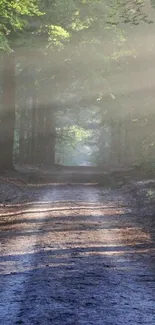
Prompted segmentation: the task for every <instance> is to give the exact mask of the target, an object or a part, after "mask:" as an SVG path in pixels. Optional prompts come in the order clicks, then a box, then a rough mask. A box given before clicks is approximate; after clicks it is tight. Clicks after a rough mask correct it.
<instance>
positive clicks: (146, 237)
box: [0, 173, 155, 325]
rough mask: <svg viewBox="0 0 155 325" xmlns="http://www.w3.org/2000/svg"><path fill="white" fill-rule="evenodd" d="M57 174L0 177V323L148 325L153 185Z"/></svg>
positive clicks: (154, 251)
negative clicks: (55, 178)
mask: <svg viewBox="0 0 155 325" xmlns="http://www.w3.org/2000/svg"><path fill="white" fill-rule="evenodd" d="M58 175H59V177H57V182H56V183H54V182H53V183H52V181H51V182H50V181H49V182H48V183H47V182H46V181H47V178H48V177H47V176H48V175H46V176H45V177H43V176H42V178H41V179H39V180H38V182H37V183H36V184H35V183H34V181H35V180H34V181H33V182H30V179H29V183H28V182H27V179H26V178H24V176H23V178H22V177H21V175H20V179H18V178H17V173H14V175H13V174H8V175H5V176H3V177H1V178H0V230H1V232H0V243H1V254H0V319H1V320H0V323H1V324H2V325H14V324H26V325H39V324H40V325H42V324H43V325H46V324H47V325H49V324H52V325H85V324H86V325H129V324H130V325H137V324H141V325H144V324H145V325H154V324H155V308H154V307H155V216H154V211H155V181H153V180H145V181H140V180H137V181H132V182H129V183H128V184H126V183H125V184H124V181H123V182H122V183H121V182H120V177H119V180H117V184H116V186H112V183H109V184H107V183H106V184H104V182H103V183H102V184H101V182H100V184H99V183H95V178H93V177H90V178H89V182H85V183H84V184H81V183H82V179H83V176H82V175H80V177H79V180H80V183H78V184H77V183H76V182H75V178H74V183H72V179H73V176H74V175H73V174H72V173H70V179H69V178H65V177H64V176H63V177H61V173H58ZM101 177H102V175H100V178H101ZM48 179H50V177H49V178H48ZM66 180H67V181H66ZM65 181H66V183H64V182H65ZM86 181H88V178H87V177H86ZM91 181H93V183H92V182H91ZM104 185H106V186H104Z"/></svg>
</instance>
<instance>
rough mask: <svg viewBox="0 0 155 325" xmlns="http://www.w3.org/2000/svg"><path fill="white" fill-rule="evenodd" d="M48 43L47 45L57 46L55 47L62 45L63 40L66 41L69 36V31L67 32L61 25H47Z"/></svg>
mask: <svg viewBox="0 0 155 325" xmlns="http://www.w3.org/2000/svg"><path fill="white" fill-rule="evenodd" d="M48 34H49V45H48V46H52V45H53V46H54V45H55V46H57V47H63V43H64V42H65V41H68V40H69V38H70V34H69V32H67V31H66V30H65V29H64V28H62V27H61V26H54V25H51V26H49V31H48Z"/></svg>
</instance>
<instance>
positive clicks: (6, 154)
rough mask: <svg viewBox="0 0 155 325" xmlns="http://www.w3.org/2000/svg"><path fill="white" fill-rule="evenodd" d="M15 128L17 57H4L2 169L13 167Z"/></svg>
mask: <svg viewBox="0 0 155 325" xmlns="http://www.w3.org/2000/svg"><path fill="white" fill-rule="evenodd" d="M14 128H15V58H14V55H13V54H10V55H8V54H4V57H3V95H2V109H1V117H0V171H1V172H3V171H5V170H7V169H13V168H14V167H13V143H14Z"/></svg>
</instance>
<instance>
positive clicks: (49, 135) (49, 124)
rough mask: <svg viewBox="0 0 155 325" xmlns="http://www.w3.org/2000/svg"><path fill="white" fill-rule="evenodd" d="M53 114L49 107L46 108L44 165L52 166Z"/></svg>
mask: <svg viewBox="0 0 155 325" xmlns="http://www.w3.org/2000/svg"><path fill="white" fill-rule="evenodd" d="M54 115H55V112H54V110H53V109H52V108H51V107H49V106H48V107H47V108H46V136H45V139H46V140H45V141H46V157H45V163H46V164H47V165H49V166H51V167H52V166H54V163H55V140H56V135H55V116H54Z"/></svg>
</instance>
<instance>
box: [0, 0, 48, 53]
mask: <svg viewBox="0 0 155 325" xmlns="http://www.w3.org/2000/svg"><path fill="white" fill-rule="evenodd" d="M38 2H39V1H38V0H12V1H10V0H0V35H1V37H0V48H1V49H3V50H8V49H9V48H10V46H9V43H8V40H9V41H11V38H12V35H15V34H16V33H17V32H21V31H22V30H23V29H24V27H25V26H26V25H27V23H28V22H27V18H28V17H33V16H39V15H42V13H41V12H40V10H39V7H38Z"/></svg>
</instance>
